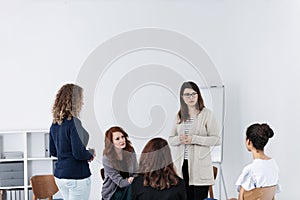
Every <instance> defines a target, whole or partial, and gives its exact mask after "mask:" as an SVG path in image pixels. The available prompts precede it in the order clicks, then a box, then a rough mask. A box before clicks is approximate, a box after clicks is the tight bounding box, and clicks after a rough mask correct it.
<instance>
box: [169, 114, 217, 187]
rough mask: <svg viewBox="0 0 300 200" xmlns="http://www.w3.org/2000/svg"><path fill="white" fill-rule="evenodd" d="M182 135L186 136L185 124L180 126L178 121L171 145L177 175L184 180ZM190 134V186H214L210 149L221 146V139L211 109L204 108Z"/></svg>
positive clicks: (170, 141)
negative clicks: (180, 137)
mask: <svg viewBox="0 0 300 200" xmlns="http://www.w3.org/2000/svg"><path fill="white" fill-rule="evenodd" d="M180 134H184V124H183V123H181V124H178V120H177V121H176V123H175V125H174V127H173V129H172V132H171V134H170V136H169V143H170V145H171V146H172V151H173V160H174V164H175V167H176V171H177V174H178V175H179V176H180V177H181V178H183V176H182V165H183V159H184V144H180V141H179V135H180ZM189 134H191V135H192V144H191V145H189V149H188V163H189V185H212V184H214V176H213V167H212V160H211V155H210V151H211V150H210V147H212V146H216V145H220V144H221V137H220V130H219V127H218V124H217V121H216V119H215V117H214V116H213V113H212V112H211V111H210V110H209V109H207V108H203V110H202V111H201V112H200V113H199V114H198V115H197V116H196V117H195V118H194V121H193V124H192V125H191V128H190V131H189Z"/></svg>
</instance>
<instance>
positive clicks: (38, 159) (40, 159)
mask: <svg viewBox="0 0 300 200" xmlns="http://www.w3.org/2000/svg"><path fill="white" fill-rule="evenodd" d="M27 160H28V161H30V160H31V161H35V160H36V161H43V160H45V161H46V160H57V158H52V157H51V158H27Z"/></svg>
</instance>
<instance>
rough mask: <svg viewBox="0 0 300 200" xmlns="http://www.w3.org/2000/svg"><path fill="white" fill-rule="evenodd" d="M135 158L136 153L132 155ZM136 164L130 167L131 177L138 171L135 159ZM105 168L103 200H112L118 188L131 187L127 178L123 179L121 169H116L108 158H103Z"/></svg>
mask: <svg viewBox="0 0 300 200" xmlns="http://www.w3.org/2000/svg"><path fill="white" fill-rule="evenodd" d="M132 154H133V155H134V157H135V153H132ZM133 160H134V163H133V164H132V166H130V167H129V176H133V172H135V170H136V166H137V162H136V158H134V159H133ZM103 167H104V177H105V178H104V181H103V186H102V191H101V194H102V198H103V199H104V200H110V199H111V198H112V196H113V195H114V193H115V192H116V190H117V188H118V187H119V188H124V187H127V186H129V185H130V183H128V181H127V178H123V177H122V176H121V174H120V170H119V169H114V168H113V166H112V164H111V161H110V160H109V158H107V156H105V155H104V156H103Z"/></svg>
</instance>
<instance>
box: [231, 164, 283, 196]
mask: <svg viewBox="0 0 300 200" xmlns="http://www.w3.org/2000/svg"><path fill="white" fill-rule="evenodd" d="M235 185H236V186H237V190H238V191H240V187H241V186H242V187H243V188H244V189H245V190H247V191H249V190H252V189H254V188H260V187H268V186H274V185H277V189H276V192H280V185H279V168H278V166H277V163H276V161H275V160H274V159H269V160H262V159H255V160H253V162H252V163H251V164H249V165H247V166H246V167H244V169H243V171H242V173H241V175H240V176H239V178H238V180H237V181H236V184H235Z"/></svg>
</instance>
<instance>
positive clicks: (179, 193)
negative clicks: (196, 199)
mask: <svg viewBox="0 0 300 200" xmlns="http://www.w3.org/2000/svg"><path fill="white" fill-rule="evenodd" d="M131 189H132V191H131V192H132V193H131V197H132V200H155V199H159V200H185V199H186V192H185V186H184V181H183V180H182V179H181V178H179V177H178V176H177V174H176V172H175V169H174V165H173V161H172V156H171V151H170V147H169V145H168V142H167V141H166V140H164V139H162V138H153V139H151V140H150V141H149V142H148V143H147V144H146V146H145V147H144V149H143V151H142V154H141V157H140V162H139V176H137V177H136V178H134V180H133V183H132V186H131Z"/></svg>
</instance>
